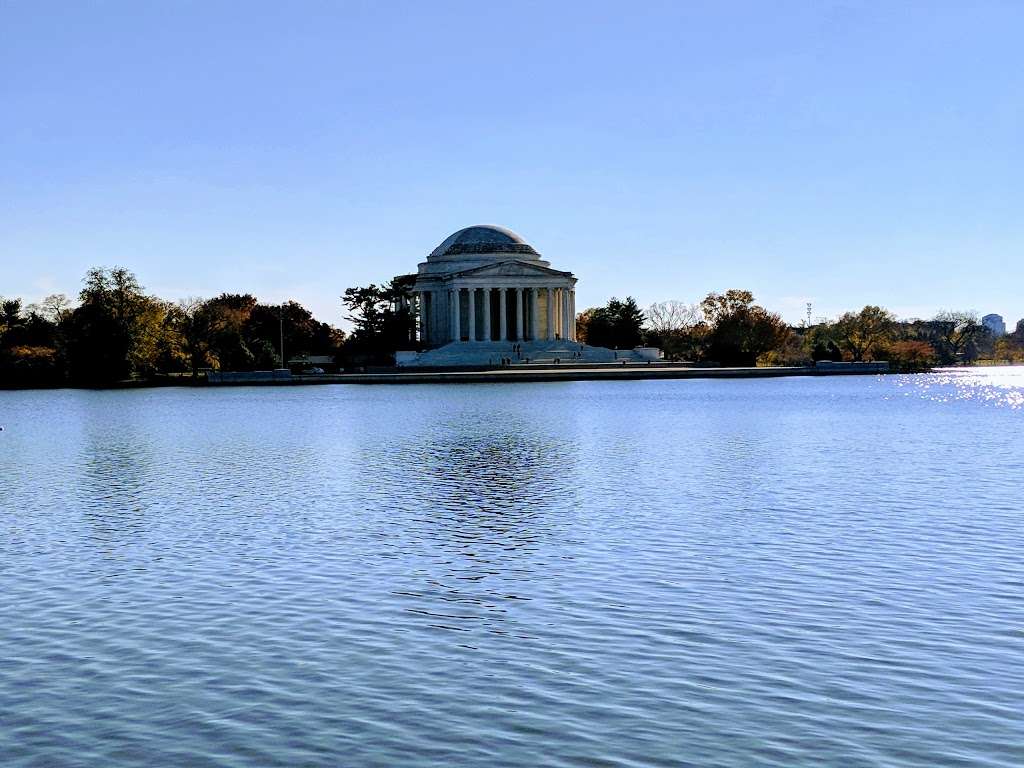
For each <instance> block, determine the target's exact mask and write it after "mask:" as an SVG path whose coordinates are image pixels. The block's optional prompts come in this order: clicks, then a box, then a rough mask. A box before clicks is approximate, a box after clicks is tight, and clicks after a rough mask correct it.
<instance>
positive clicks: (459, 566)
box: [0, 368, 1024, 768]
mask: <svg viewBox="0 0 1024 768" xmlns="http://www.w3.org/2000/svg"><path fill="white" fill-rule="evenodd" d="M0 424H2V425H4V426H5V431H3V432H0V755H2V758H0V762H2V764H3V765H4V766H6V767H8V768H9V767H10V766H47V768H50V767H51V766H153V765H182V766H184V765H188V766H214V765H216V766H278V765H280V766H341V765H345V766H428V765H460V766H477V765H480V766H534V765H537V766H659V765H664V766H686V765H693V766H712V765H713V766H737V767H740V766H742V767H744V768H746V767H748V766H765V765H770V766H787V767H791V766H825V765H827V766H1013V767H1014V768H1017V767H1018V766H1020V765H1024V548H1022V545H1024V369H1021V368H1018V369H987V370H970V371H945V372H938V373H935V374H930V375H920V376H905V377H900V376H888V377H849V378H846V377H835V378H792V379H766V380H756V381H741V380H729V381H700V380H691V381H648V382H580V383H561V384H555V383H549V384H502V385H458V386H449V387H442V386H401V387H358V386H321V387H301V388H244V389H219V390H188V389H162V390H143V391H106V392H86V391H56V392H0Z"/></svg>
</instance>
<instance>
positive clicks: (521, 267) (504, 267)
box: [456, 261, 572, 277]
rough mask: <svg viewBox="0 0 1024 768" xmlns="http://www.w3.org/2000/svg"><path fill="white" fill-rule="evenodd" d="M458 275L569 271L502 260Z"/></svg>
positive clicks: (546, 274)
mask: <svg viewBox="0 0 1024 768" xmlns="http://www.w3.org/2000/svg"><path fill="white" fill-rule="evenodd" d="M456 274H458V275H459V276H460V277H463V276H465V277H567V276H569V275H570V274H572V273H571V272H562V271H561V270H558V269H551V268H550V267H542V266H540V265H539V264H531V263H529V262H527V261H502V262H499V263H498V264H485V265H484V266H482V267H475V268H473V269H467V270H465V271H464V272H458V273H456Z"/></svg>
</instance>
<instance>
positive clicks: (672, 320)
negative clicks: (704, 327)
mask: <svg viewBox="0 0 1024 768" xmlns="http://www.w3.org/2000/svg"><path fill="white" fill-rule="evenodd" d="M700 320H701V311H700V307H699V306H698V305H697V304H687V303H686V302H684V301H674V300H673V301H661V302H658V303H656V304H651V306H650V307H648V308H647V327H648V328H649V329H650V330H651V331H653V332H655V333H659V334H671V333H676V332H679V331H687V330H690V329H691V328H693V326H695V325H696V324H697V323H699V322H700Z"/></svg>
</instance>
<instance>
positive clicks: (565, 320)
mask: <svg viewBox="0 0 1024 768" xmlns="http://www.w3.org/2000/svg"><path fill="white" fill-rule="evenodd" d="M569 333H570V331H569V289H568V288H563V289H562V338H563V339H565V340H567V341H568V340H569V338H570V336H569Z"/></svg>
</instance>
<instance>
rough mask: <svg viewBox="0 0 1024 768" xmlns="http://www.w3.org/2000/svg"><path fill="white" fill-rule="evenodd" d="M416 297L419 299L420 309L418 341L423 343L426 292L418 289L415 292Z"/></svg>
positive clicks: (425, 338) (425, 335)
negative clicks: (417, 291)
mask: <svg viewBox="0 0 1024 768" xmlns="http://www.w3.org/2000/svg"><path fill="white" fill-rule="evenodd" d="M416 298H417V299H418V300H419V309H420V343H421V344H425V343H426V341H427V294H426V292H425V291H420V292H419V293H417V294H416Z"/></svg>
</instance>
